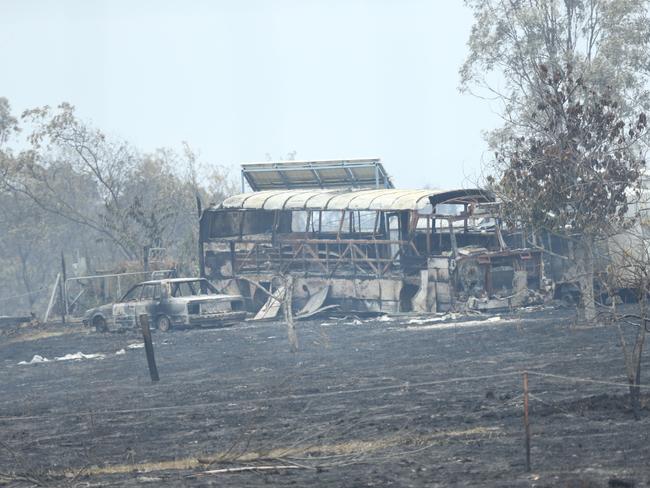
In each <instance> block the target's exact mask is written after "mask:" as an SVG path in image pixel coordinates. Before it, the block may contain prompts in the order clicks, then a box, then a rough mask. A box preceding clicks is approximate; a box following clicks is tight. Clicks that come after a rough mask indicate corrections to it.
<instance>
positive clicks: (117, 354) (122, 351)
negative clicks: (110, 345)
mask: <svg viewBox="0 0 650 488" xmlns="http://www.w3.org/2000/svg"><path fill="white" fill-rule="evenodd" d="M122 354H126V349H120V350H119V351H117V352H116V353H115V355H116V356H121V355H122Z"/></svg>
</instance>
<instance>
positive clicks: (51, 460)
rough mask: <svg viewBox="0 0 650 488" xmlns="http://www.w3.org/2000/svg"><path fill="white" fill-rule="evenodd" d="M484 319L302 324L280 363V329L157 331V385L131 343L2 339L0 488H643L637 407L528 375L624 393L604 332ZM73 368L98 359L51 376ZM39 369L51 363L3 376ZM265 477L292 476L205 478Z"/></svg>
mask: <svg viewBox="0 0 650 488" xmlns="http://www.w3.org/2000/svg"><path fill="white" fill-rule="evenodd" d="M420 318H424V317H420ZM484 320H485V317H480V318H465V319H464V321H460V322H456V323H454V324H450V323H442V322H440V321H438V322H431V323H428V324H427V323H423V321H422V320H420V321H415V322H413V317H401V318H396V319H394V320H392V321H382V320H377V319H369V320H363V319H362V320H355V319H352V318H349V319H344V320H335V319H323V320H318V321H312V322H306V323H300V324H299V325H298V336H299V340H300V350H299V352H298V353H295V354H292V353H290V352H289V347H288V343H287V340H286V331H285V329H284V326H283V324H282V323H271V324H269V323H264V324H253V323H250V322H248V323H242V324H240V325H238V326H235V327H231V328H226V329H204V330H187V331H176V332H171V333H167V334H162V333H156V332H155V331H154V341H155V352H156V360H157V363H158V368H159V372H160V378H161V380H160V382H159V383H156V384H152V382H151V381H150V378H149V373H148V370H147V363H146V359H145V354H144V349H141V348H133V349H130V348H128V346H129V345H131V344H137V343H140V342H141V337H140V336H139V335H137V334H136V333H135V332H132V333H126V334H97V333H91V332H83V331H77V332H75V333H68V334H64V335H60V336H53V337H46V338H42V339H34V338H33V337H31V338H30V337H29V336H25V338H24V340H20V336H15V335H14V336H12V337H11V340H5V341H4V342H0V441H1V443H0V473H2V474H0V484H1V483H2V482H4V483H6V484H8V485H10V486H29V485H31V484H34V483H41V484H43V485H45V486H105V487H108V486H116V487H117V486H140V485H148V486H161V485H166V486H232V487H239V486H267V485H270V486H289V485H292V486H309V485H315V486H342V487H356V486H416V487H417V486H575V487H590V486H594V487H607V486H647V485H648V483H649V482H650V465H649V462H650V443H649V442H648V441H649V437H650V436H649V434H650V398H649V397H648V396H644V397H643V409H642V411H641V419H640V420H634V416H633V414H632V412H631V411H630V409H629V406H628V398H627V390H626V389H625V388H621V387H618V386H616V385H606V384H600V383H588V382H576V381H569V380H566V379H562V378H558V377H550V376H540V375H538V374H535V373H544V374H553V375H560V376H569V377H577V378H595V379H599V380H602V381H607V382H612V383H625V378H626V377H625V370H624V361H623V355H622V352H621V347H620V343H619V339H618V336H617V332H616V329H614V328H611V327H595V328H594V327H590V328H586V327H585V328H583V327H575V326H574V324H573V318H572V316H571V315H570V313H569V312H566V311H558V310H553V309H545V310H542V311H536V312H529V313H523V314H518V315H516V316H507V315H502V316H501V320H493V321H484ZM409 322H411V323H409ZM52 327H53V328H54V329H53V330H56V329H55V326H52ZM17 337H18V339H17ZM1 340H2V339H0V341H1ZM122 350H124V353H121V354H116V353H117V352H118V351H119V352H121V351H122ZM76 352H83V353H85V354H91V353H101V354H103V355H104V356H105V357H104V358H103V359H83V360H78V361H54V358H56V357H62V356H64V355H65V354H70V353H76ZM36 354H38V355H41V356H44V357H46V358H48V359H50V360H52V361H50V362H47V363H42V364H32V365H19V364H18V363H19V362H20V361H29V360H31V359H32V357H33V356H34V355H36ZM645 358H646V359H644V367H645V370H646V371H647V370H648V369H647V367H648V360H647V355H645ZM523 370H529V371H530V372H531V375H530V391H531V397H530V422H531V431H532V444H531V445H532V449H531V460H532V471H531V472H530V473H527V472H526V471H525V465H524V460H525V454H524V437H523V419H522V409H523V397H522V375H521V372H522V371H523ZM649 374H650V373H649ZM159 463H162V464H159ZM262 465H263V466H291V469H288V468H282V467H280V468H278V469H276V470H271V471H244V472H238V473H237V472H231V473H216V474H205V473H204V471H205V470H215V469H224V468H240V467H244V466H262ZM21 478H22V479H21Z"/></svg>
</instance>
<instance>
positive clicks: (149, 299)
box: [135, 283, 160, 324]
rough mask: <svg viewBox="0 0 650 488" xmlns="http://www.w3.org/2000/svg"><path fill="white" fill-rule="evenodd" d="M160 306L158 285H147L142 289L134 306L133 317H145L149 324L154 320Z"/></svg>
mask: <svg viewBox="0 0 650 488" xmlns="http://www.w3.org/2000/svg"><path fill="white" fill-rule="evenodd" d="M159 305H160V283H148V284H146V285H144V287H143V288H142V294H141V296H140V300H139V301H138V302H136V304H135V317H136V319H137V318H138V317H140V315H147V316H148V317H149V322H150V324H152V321H154V320H156V317H157V315H158V306H159Z"/></svg>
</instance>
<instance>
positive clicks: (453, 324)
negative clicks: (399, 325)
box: [402, 316, 517, 331]
mask: <svg viewBox="0 0 650 488" xmlns="http://www.w3.org/2000/svg"><path fill="white" fill-rule="evenodd" d="M494 322H500V323H501V324H504V325H506V324H510V323H514V322H517V321H516V320H515V319H502V318H501V317H498V316H497V317H490V318H488V319H485V320H468V321H463V322H444V323H438V324H426V325H422V324H417V325H410V326H407V327H406V329H402V330H411V331H416V330H417V331H422V330H436V329H438V330H439V329H452V328H463V327H480V326H484V325H486V324H489V323H494Z"/></svg>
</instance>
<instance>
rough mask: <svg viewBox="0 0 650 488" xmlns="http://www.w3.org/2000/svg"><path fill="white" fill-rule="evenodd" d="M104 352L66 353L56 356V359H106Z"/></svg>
mask: <svg viewBox="0 0 650 488" xmlns="http://www.w3.org/2000/svg"><path fill="white" fill-rule="evenodd" d="M104 357H105V356H104V355H103V354H84V353H83V352H76V353H74V354H66V355H65V356H61V357H60V358H55V360H56V361H78V360H80V359H104Z"/></svg>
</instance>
